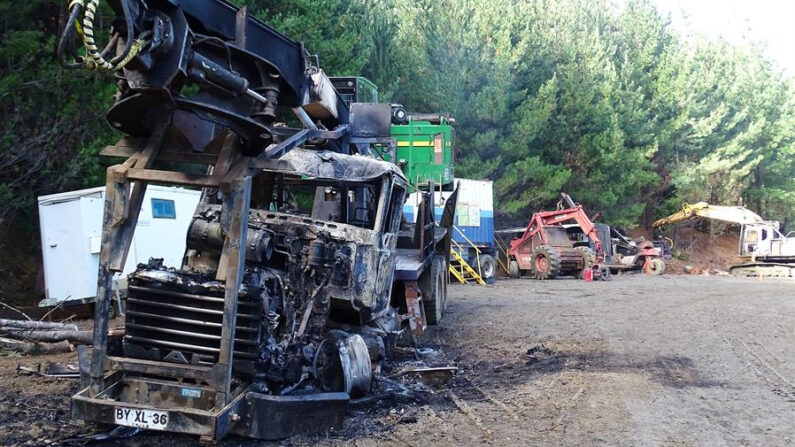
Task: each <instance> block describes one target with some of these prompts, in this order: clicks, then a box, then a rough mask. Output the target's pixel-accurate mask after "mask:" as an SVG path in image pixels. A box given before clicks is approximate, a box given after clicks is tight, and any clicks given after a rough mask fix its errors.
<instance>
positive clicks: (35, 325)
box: [0, 318, 77, 332]
mask: <svg viewBox="0 0 795 447" xmlns="http://www.w3.org/2000/svg"><path fill="white" fill-rule="evenodd" d="M0 327H18V328H25V329H46V330H50V329H56V330H61V331H75V332H76V331H77V325H74V324H66V323H50V322H47V321H25V320H7V319H4V318H0Z"/></svg>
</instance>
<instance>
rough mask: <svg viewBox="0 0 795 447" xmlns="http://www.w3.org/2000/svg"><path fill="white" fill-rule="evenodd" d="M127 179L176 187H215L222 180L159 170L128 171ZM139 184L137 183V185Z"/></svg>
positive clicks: (209, 176) (201, 175)
mask: <svg viewBox="0 0 795 447" xmlns="http://www.w3.org/2000/svg"><path fill="white" fill-rule="evenodd" d="M127 178H129V179H130V180H138V181H139V182H149V183H166V184H174V185H189V186H200V187H215V188H217V187H218V186H219V185H220V180H219V179H218V178H216V177H215V176H211V175H203V174H189V173H186V172H176V171H160V170H157V169H137V168H133V169H130V170H129V171H127ZM137 184H138V183H136V185H137Z"/></svg>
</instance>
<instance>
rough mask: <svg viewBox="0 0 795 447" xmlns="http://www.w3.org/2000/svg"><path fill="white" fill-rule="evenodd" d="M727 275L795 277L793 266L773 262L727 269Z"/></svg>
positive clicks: (741, 265)
mask: <svg viewBox="0 0 795 447" xmlns="http://www.w3.org/2000/svg"><path fill="white" fill-rule="evenodd" d="M729 274H730V275H735V276H750V277H759V276H768V277H778V278H791V277H795V264H784V263H775V262H754V263H748V264H739V265H733V266H731V267H729Z"/></svg>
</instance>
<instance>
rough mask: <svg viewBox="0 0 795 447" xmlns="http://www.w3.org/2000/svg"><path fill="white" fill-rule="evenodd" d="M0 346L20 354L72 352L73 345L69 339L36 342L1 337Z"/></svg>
mask: <svg viewBox="0 0 795 447" xmlns="http://www.w3.org/2000/svg"><path fill="white" fill-rule="evenodd" d="M0 348H3V349H6V350H9V351H16V352H19V353H20V354H60V353H62V352H72V349H73V347H72V345H71V344H70V343H69V342H68V341H65V340H64V341H59V342H57V343H46V342H35V341H22V340H13V339H10V338H4V337H0Z"/></svg>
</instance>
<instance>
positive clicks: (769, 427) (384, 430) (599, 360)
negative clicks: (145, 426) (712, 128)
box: [0, 275, 795, 446]
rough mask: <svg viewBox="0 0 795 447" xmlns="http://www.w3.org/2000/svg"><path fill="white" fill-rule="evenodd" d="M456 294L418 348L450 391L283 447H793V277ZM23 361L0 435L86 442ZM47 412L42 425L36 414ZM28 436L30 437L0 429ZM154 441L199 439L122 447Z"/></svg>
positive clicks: (58, 386)
mask: <svg viewBox="0 0 795 447" xmlns="http://www.w3.org/2000/svg"><path fill="white" fill-rule="evenodd" d="M450 292H451V299H450V302H449V305H448V315H447V317H446V318H445V321H444V323H443V324H442V325H441V326H439V327H437V328H434V329H433V330H432V331H431V332H430V333H429V334H428V337H427V338H426V343H427V344H428V345H429V346H430V347H431V348H434V349H436V351H435V352H433V351H429V354H427V355H436V360H435V361H437V362H440V363H450V364H454V365H456V366H458V367H459V368H460V370H461V371H460V373H459V375H458V376H457V377H456V379H455V380H454V381H453V382H452V383H451V385H450V386H449V387H445V388H440V389H436V390H434V392H433V393H429V392H417V393H415V394H414V395H413V397H409V398H403V399H397V398H396V399H393V400H390V401H389V402H382V403H380V404H375V405H369V406H361V407H356V408H354V409H352V410H351V412H350V413H351V414H350V416H349V418H348V419H347V421H346V423H345V425H344V427H342V428H341V429H338V430H334V431H331V432H329V433H328V434H327V435H325V436H321V437H311V438H297V439H291V440H287V441H284V442H282V443H281V444H285V445H317V444H319V445H355V446H376V445H378V446H382V445H385V444H386V445H410V446H421V445H439V446H446V445H449V446H453V445H472V444H490V445H633V446H637V445H640V446H642V445H650V446H660V445H662V446H690V445H710V446H712V445H792V444H793V443H795V442H794V440H795V282H793V281H791V280H766V281H761V282H760V281H758V280H756V279H743V278H725V277H689V276H664V277H648V276H635V275H627V276H620V277H615V278H614V279H613V280H612V281H610V282H594V283H585V282H582V281H575V280H568V279H561V280H556V281H533V280H502V281H499V282H498V283H497V284H496V285H494V286H487V287H478V286H451V288H450ZM25 361H29V360H28V359H22V358H16V359H9V358H6V359H1V360H0V375H1V377H0V380H1V381H0V405H2V406H3V408H4V411H3V416H0V420H3V419H4V418H5V420H3V421H0V440H5V441H6V444H14V443H22V442H25V441H30V442H31V445H41V444H42V442H41V441H42V440H45V439H51V440H53V441H54V442H55V443H57V442H59V440H63V439H65V437H69V436H74V435H75V434H76V433H79V430H78V429H76V428H66V427H64V426H63V424H65V423H66V421H67V412H65V411H63V412H62V411H60V409H57V407H53V408H50V405H51V404H52V405H55V404H64V405H65V403H66V400H67V399H66V396H67V395H68V392H69V391H70V389H71V388H72V387H71V385H70V382H68V381H60V382H52V381H51V382H47V381H48V380H50V379H31V378H19V377H14V376H13V368H11V365H12V364H13V365H14V366H15V365H16V364H17V363H20V362H22V363H24V362H25ZM25 381H27V382H25ZM25 383H27V384H28V385H25ZM10 387H13V389H11V388H10ZM23 388H24V389H23ZM45 393H46V396H44V394H45ZM10 394H13V396H14V397H12V398H9V395H10ZM36 396H39V397H43V398H44V399H43V401H41V402H38V401H37V400H36V399H33V400H31V398H34V397H36ZM41 406H44V407H43V408H44V410H43V411H45V413H43V414H46V415H48V416H47V418H41V417H36V413H35V410H33V409H35V408H36V407H41ZM32 408H33V409H32ZM23 410H24V411H23ZM64 410H65V409H64ZM9 415H10V416H9ZM23 426H24V427H25V428H26V429H29V430H31V431H30V432H29V434H30V436H29V437H28V439H25V435H22V436H14V435H11V434H9V432H8V430H9V428H10V427H16V428H14V430H18V429H20V428H21V427H23ZM31 427H33V428H31ZM53 427H55V428H58V427H61V428H60V429H57V430H53ZM34 429H35V430H34ZM75 430H78V431H75ZM34 431H35V433H34ZM37 440H38V441H37ZM153 442H156V443H165V444H167V445H192V444H193V443H194V442H195V441H194V439H192V438H182V437H172V436H169V437H163V436H159V435H157V434H142V435H138V436H137V437H135V438H133V439H132V440H130V441H129V445H142V446H144V445H153ZM223 444H224V445H241V444H242V445H259V444H261V443H256V442H252V441H248V440H242V439H239V438H229V439H227V440H225V442H224V443H223Z"/></svg>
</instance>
